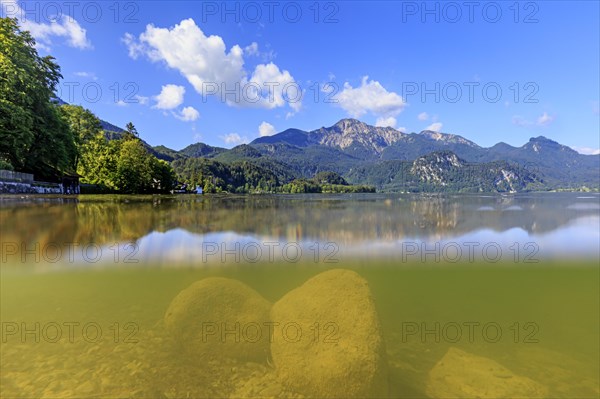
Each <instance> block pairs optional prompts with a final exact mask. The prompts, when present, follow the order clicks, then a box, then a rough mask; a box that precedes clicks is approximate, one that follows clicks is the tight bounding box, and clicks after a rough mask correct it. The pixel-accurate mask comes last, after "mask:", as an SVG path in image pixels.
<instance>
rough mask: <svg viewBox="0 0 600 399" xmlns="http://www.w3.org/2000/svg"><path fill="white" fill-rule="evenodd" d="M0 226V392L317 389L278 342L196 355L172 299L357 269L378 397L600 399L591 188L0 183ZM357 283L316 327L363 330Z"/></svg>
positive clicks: (274, 292) (599, 222) (595, 215)
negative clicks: (284, 189) (292, 382)
mask: <svg viewBox="0 0 600 399" xmlns="http://www.w3.org/2000/svg"><path fill="white" fill-rule="evenodd" d="M0 221H1V226H0V241H1V253H0V256H1V257H2V260H1V261H2V267H1V269H0V270H1V275H0V277H1V280H0V288H1V302H0V311H1V321H2V341H1V346H2V347H1V348H2V349H1V353H2V356H1V359H0V367H1V370H2V373H1V376H0V378H1V381H0V385H1V388H0V389H1V392H0V396H1V397H3V398H4V397H7V398H8V397H61V398H65V397H72V398H83V397H147V398H184V397H207V398H214V397H298V398H300V397H310V396H311V394H310V392H312V391H311V390H310V389H308V388H307V389H306V390H304V389H303V387H302V386H300V387H298V386H295V387H293V386H292V387H290V386H288V385H286V384H285V383H282V382H281V381H279V379H278V377H277V375H278V374H277V373H278V370H279V368H278V367H279V366H280V365H281V363H278V362H281V360H279V359H281V357H277V356H275V353H272V354H271V353H269V351H268V349H267V353H265V356H264V358H261V359H258V360H257V359H252V360H251V361H249V360H247V359H239V358H238V359H236V356H235V355H233V356H232V355H229V354H226V352H222V353H221V352H218V353H217V356H208V355H207V356H204V355H202V352H201V351H200V352H194V351H193V350H190V348H191V347H186V345H188V344H187V343H186V342H180V341H181V338H178V337H179V335H178V332H177V331H175V333H173V330H172V329H169V326H168V322H166V321H165V314H166V313H168V309H171V308H170V307H169V306H170V303H171V301H172V300H173V298H175V297H176V296H177V295H178V294H179V293H180V292H182V290H185V289H186V288H188V287H190V285H191V284H193V283H195V282H197V281H200V280H202V279H205V278H214V277H225V278H228V279H232V280H235V281H236V282H242V283H244V284H245V285H246V286H248V287H251V289H253V290H255V291H256V292H257V293H258V294H259V295H260V296H262V297H264V299H266V301H268V302H269V304H272V303H276V302H278V301H279V300H280V299H281V298H282V297H284V296H286V294H287V293H289V292H290V291H291V290H294V289H295V288H297V287H299V286H301V285H302V284H303V283H305V282H306V281H307V280H309V279H311V278H313V277H315V276H317V275H319V274H320V273H323V272H325V271H328V270H333V269H347V270H352V271H354V272H356V273H357V277H356V278H362V279H364V280H365V281H366V282H367V283H368V287H369V289H370V292H371V296H372V301H373V303H374V306H375V309H376V315H377V318H378V320H379V323H380V328H379V333H380V334H381V337H382V339H383V341H384V342H385V346H384V349H383V357H384V358H385V363H386V365H385V376H386V377H385V378H386V382H385V384H386V385H387V386H386V390H387V391H388V392H389V396H390V397H398V398H419V397H423V398H425V397H439V396H440V392H444V389H447V392H450V391H451V389H455V391H454V392H456V389H458V390H462V391H461V392H472V395H473V396H480V397H499V396H504V395H506V393H507V392H513V394H514V391H510V389H511V388H506V387H511V386H513V387H517V388H515V389H518V387H521V389H524V391H523V395H521V396H523V397H536V396H545V397H552V398H574V397H577V398H597V397H598V395H600V389H599V377H598V376H599V373H600V369H599V364H600V348H599V340H598V337H599V334H600V329H599V325H600V320H599V314H600V308H599V303H600V272H599V268H598V260H599V259H600V195H598V194H597V193H527V194H514V195H513V194H511V195H501V194H497V195H495V194H482V195H451V194H448V195H434V194H431V195H409V194H395V195H391V194H390V195H383V194H356V195H257V196H232V195H230V196H195V195H181V196H109V195H106V196H91V195H90V196H84V195H81V196H79V197H58V196H57V197H54V196H4V197H0ZM215 281H221V280H215ZM333 284H335V283H333ZM338 288H339V287H338ZM342 289H343V287H342ZM335 292H339V291H336V290H334V289H333V286H332V288H331V291H330V292H329V291H328V289H327V287H325V288H324V291H323V293H322V296H323V297H324V298H326V297H327V295H334V294H333V293H335ZM352 294H353V293H352V292H348V293H347V296H346V295H345V294H339V293H337V294H335V295H337V297H334V298H329V299H328V300H332V301H333V302H331V303H332V304H335V306H336V309H337V307H338V306H341V308H342V309H343V312H342V313H346V314H344V315H340V316H339V317H340V320H342V318H346V319H347V318H355V319H356V326H357V327H356V331H349V330H348V329H346V330H344V329H343V328H339V330H338V327H340V326H344V325H345V324H343V322H342V321H340V324H339V325H338V324H336V322H337V319H336V320H333V321H332V322H331V323H332V324H331V325H330V326H329V327H331V326H333V327H331V328H332V329H331V330H328V327H327V326H326V325H325V327H324V326H322V325H318V326H317V324H315V326H317V327H316V330H314V331H312V332H311V333H315V332H320V333H323V336H326V335H327V334H333V335H335V336H336V337H337V338H336V341H335V342H336V343H338V344H335V343H333V344H330V345H341V344H339V343H340V342H344V343H347V342H349V340H350V339H351V338H352V339H354V337H355V336H358V335H359V334H358V332H357V331H358V330H359V328H360V327H359V326H360V325H361V324H360V323H361V322H362V320H363V318H364V316H365V314H364V313H361V312H362V311H361V310H360V309H363V308H362V307H361V308H360V309H359V308H358V307H357V308H350V307H348V309H344V308H343V306H344V303H345V300H348V301H350V299H348V298H351V297H352ZM319 295H321V294H319ZM313 299H314V298H308V297H307V298H306V303H307V304H308V303H314V300H313ZM216 300H217V302H218V301H220V300H223V298H216ZM218 303H220V302H218ZM269 306H270V305H269ZM276 306H277V305H276ZM307 306H308V305H307ZM315 306H317V305H315ZM217 310H218V309H217ZM217 310H211V311H217ZM169 312H170V310H169ZM169 314H170V313H169ZM241 316H244V315H241ZM241 316H240V317H241ZM305 321H306V320H303V322H305ZM320 321H322V320H321V319H318V320H317V319H315V320H314V322H315V323H317V322H320ZM292 322H295V321H293V320H292ZM298 323H300V322H299V321H298ZM300 324H301V323H300ZM215 325H216V324H215ZM217 327H218V326H217ZM202 328H204V325H203V327H202ZM242 328H243V326H242ZM244 331H245V330H242V332H241V334H242V337H241V340H242V341H243V340H244V339H245V338H248V337H245V336H244ZM204 332H206V331H203V333H204ZM185 333H186V334H187V333H188V331H186V332H185ZM235 334H238V335H239V334H240V331H237V332H235V331H234V332H233V335H234V336H235ZM273 334H276V332H274V333H273ZM323 336H319V339H321V340H323ZM222 337H225V336H222ZM225 338H227V337H225ZM237 338H239V337H237ZM338 338H339V340H337V339H338ZM375 338H376V337H373V340H375ZM221 343H223V344H224V346H225V344H227V343H226V342H221ZM353 343H355V344H356V346H357V347H358V348H361V347H362V346H361V345H362V344H361V343H360V342H353ZM290 345H292V343H290ZM322 345H325V344H322ZM365 345H366V343H365ZM217 347H218V348H220V346H219V345H217ZM332 347H333V346H332ZM186 348H187V349H186ZM213 349H214V348H212V349H211V350H213ZM223 350H224V351H225V349H223ZM198 353H200V354H198ZM334 353H335V352H334ZM340 353H341V352H340ZM457 353H458V354H460V356H454V357H452V356H449V355H451V354H454V355H456V354H457ZM213 354H214V353H213ZM272 355H273V356H272ZM307 356H308V355H307ZM340 359H341V357H340V358H334V359H333V360H332V363H331V364H330V365H329V366H322V367H323V368H322V369H319V368H318V367H317V368H315V369H314V370H308V369H307V370H301V371H302V372H305V374H307V375H309V374H310V373H312V374H313V375H317V376H319V373H321V374H322V375H323V376H325V375H328V373H329V372H330V371H331V370H333V369H334V368H335V367H338V364H337V363H336V362H338V363H339V362H340V361H341V360H340ZM442 359H445V361H446V362H455V363H452V364H450V365H449V366H447V367H449V368H450V369H451V372H449V374H447V375H446V374H445V377H444V378H442V380H443V381H442V382H440V381H441V380H436V379H435V378H434V377H435V375H436V370H441V369H440V367H442V366H444V362H443V361H442ZM461 359H462V360H461ZM328 364H329V363H328ZM482 365H483V366H482ZM488 366H490V370H492V369H494V370H495V371H494V372H493V373H492V372H491V371H490V372H488V374H489V375H487V374H485V373H486V371H485V370H484V371H481V369H482V368H487V367H488ZM290 367H291V366H290ZM293 367H300V366H298V365H293ZM444 373H446V372H444ZM482 373H483V374H482ZM492 374H493V375H492ZM488 379H489V380H488ZM338 381H340V382H341V383H342V384H343V383H344V382H347V383H348V384H349V385H351V384H352V383H354V382H355V381H351V380H350V378H348V379H347V381H343V379H342V380H339V379H338ZM444 384H445V385H444ZM470 384H472V386H471V385H470ZM482 384H483V385H484V386H483V387H482V386H481V385H482ZM352 386H353V385H352ZM482 392H483V393H482ZM503 393H504V394H503Z"/></svg>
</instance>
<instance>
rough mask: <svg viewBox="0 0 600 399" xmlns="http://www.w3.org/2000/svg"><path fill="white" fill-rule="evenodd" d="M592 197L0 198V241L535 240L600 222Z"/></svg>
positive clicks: (542, 195)
mask: <svg viewBox="0 0 600 399" xmlns="http://www.w3.org/2000/svg"><path fill="white" fill-rule="evenodd" d="M599 201H600V197H599V196H597V195H592V196H588V197H582V196H581V195H576V194H572V193H564V194H557V193H552V194H550V193H547V194H529V195H525V194H524V195H515V196H473V195H469V196H466V195H465V196H461V195H453V196H438V195H395V196H384V195H353V196H324V195H315V196H306V195H303V196H252V197H248V196H245V197H240V196H227V197H208V196H205V197H200V196H166V197H157V196H155V197H150V196H146V197H143V196H132V197H113V196H95V197H91V196H90V197H82V198H81V199H80V200H77V199H59V198H56V199H48V198H44V199H40V198H35V197H30V198H27V199H21V200H6V199H3V200H2V201H0V219H1V220H2V225H1V227H0V233H1V237H2V241H4V242H10V241H12V242H19V243H20V242H25V243H29V244H31V245H34V243H36V242H37V243H40V245H43V244H44V243H58V244H61V243H79V244H80V245H85V244H87V243H92V242H93V243H97V244H100V245H110V243H113V242H124V241H136V240H138V239H139V238H141V237H143V236H145V235H147V234H149V233H151V232H153V231H158V232H164V231H168V230H172V229H176V228H181V229H185V230H187V231H189V232H192V233H198V234H205V233H213V232H222V231H232V232H236V233H239V234H252V235H256V236H267V237H274V238H279V239H283V240H290V241H295V240H319V241H336V242H338V243H340V244H352V243H360V242H364V241H373V240H381V241H393V240H401V239H403V238H418V239H424V240H435V239H448V238H452V237H455V236H461V235H464V234H468V233H470V232H474V231H478V230H492V231H496V232H502V231H506V230H509V229H513V228H519V229H522V230H524V231H526V232H528V233H529V234H530V235H539V234H544V233H548V232H551V231H554V230H557V229H559V228H561V227H564V226H567V225H569V224H570V223H572V222H574V221H575V220H576V219H578V218H582V217H588V216H598V215H599V213H600V205H599Z"/></svg>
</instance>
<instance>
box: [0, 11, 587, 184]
mask: <svg viewBox="0 0 600 399" xmlns="http://www.w3.org/2000/svg"><path fill="white" fill-rule="evenodd" d="M0 48H1V50H2V51H1V54H2V57H0V77H1V79H0V170H5V171H15V172H21V173H27V174H32V175H33V176H34V178H35V181H36V182H38V183H39V182H43V183H42V184H51V185H55V186H57V187H58V186H59V185H60V184H61V183H62V182H64V181H65V179H66V180H68V181H73V180H76V181H77V188H76V189H70V188H69V189H67V190H64V191H63V192H66V193H77V194H79V193H82V194H103V193H110V194H162V193H164V194H168V193H196V192H202V193H206V194H215V193H231V194H274V193H290V194H299V193H374V192H397V193H418V192H427V193H435V192H439V193H442V192H446V193H461V192H465V193H485V192H506V193H515V192H531V191H554V190H555V191H583V192H589V191H596V192H597V191H598V189H599V188H598V187H596V186H594V185H595V182H594V181H592V182H591V188H590V184H587V183H586V184H584V183H585V182H586V181H587V180H584V181H582V182H579V183H577V184H576V185H575V186H573V185H571V186H570V187H567V186H568V185H570V184H571V183H565V184H563V185H564V186H565V187H564V188H563V187H561V186H560V185H559V186H556V184H555V183H552V184H549V182H547V181H545V180H544V177H543V174H539V173H534V172H535V171H534V172H532V171H531V170H528V169H527V168H522V167H520V166H519V165H517V164H514V162H513V163H511V162H506V161H502V160H499V161H490V162H484V163H474V162H467V161H465V160H464V159H462V158H460V157H458V156H457V155H456V154H455V153H453V152H452V151H447V150H444V151H433V152H431V153H428V154H426V155H422V156H418V157H417V158H416V159H414V161H410V160H409V159H411V158H406V157H400V158H397V159H395V160H392V161H385V162H381V163H379V164H373V165H371V166H365V165H364V164H360V162H359V161H360V159H359V158H355V157H351V156H350V155H348V154H346V155H344V157H345V158H344V160H345V161H344V162H342V163H343V165H341V164H339V162H338V161H339V159H338V158H339V156H340V154H339V151H337V150H334V149H324V148H314V149H311V150H308V151H309V152H302V151H304V150H301V149H300V148H295V147H290V146H287V147H286V145H285V144H280V143H279V144H278V143H275V144H270V143H266V144H264V143H263V144H261V145H263V146H264V145H266V146H267V147H269V146H272V147H273V148H272V151H275V150H276V149H277V148H280V149H281V151H283V153H282V154H280V155H279V156H280V157H281V156H283V157H285V156H286V155H285V154H287V152H286V151H288V152H289V151H292V152H293V151H296V150H297V151H300V152H298V154H296V156H295V158H294V156H292V158H291V159H290V162H292V163H291V164H290V163H286V162H284V161H283V160H280V159H279V158H276V157H271V156H263V153H261V151H259V150H258V149H257V148H258V147H257V148H255V147H253V146H252V145H240V146H238V147H235V148H233V149H231V150H227V149H224V148H218V147H211V146H208V145H206V144H202V143H197V144H195V145H191V146H189V147H188V148H186V149H184V150H182V151H174V150H170V149H168V148H166V147H164V146H157V147H151V146H150V145H149V144H148V143H146V142H145V141H143V140H142V139H141V138H140V135H139V133H138V131H137V129H136V127H135V126H134V124H133V123H132V122H129V123H128V124H127V125H126V127H125V130H122V129H120V128H117V127H116V126H113V125H110V124H108V123H106V122H104V121H102V120H100V119H99V118H98V117H97V116H96V115H94V114H93V113H92V112H91V111H89V110H87V109H85V108H83V107H82V106H78V105H70V104H66V103H64V102H63V101H62V100H60V99H59V98H57V97H56V96H55V92H56V87H57V85H58V83H59V81H60V80H61V79H62V75H61V72H60V71H61V69H60V66H59V65H58V64H57V63H56V62H55V59H54V58H53V57H52V56H45V57H41V56H40V55H38V52H37V50H36V48H35V40H34V39H33V37H32V36H31V34H30V33H29V32H27V31H22V30H20V28H19V26H18V23H17V20H15V19H11V18H0ZM339 124H342V125H344V126H346V125H348V126H350V128H352V126H354V125H357V126H358V125H360V126H363V125H364V124H363V123H362V122H360V121H355V120H343V121H340V122H339V123H338V125H339ZM336 126H337V125H336ZM354 127H356V126H354ZM107 128H109V129H118V130H121V131H119V132H114V131H110V130H106V129H107ZM281 134H284V133H281ZM261 143H262V142H261ZM556 144H557V143H556ZM282 146H283V147H282ZM260 148H262V147H260ZM269 148H270V147H269ZM188 149H191V150H190V151H192V152H193V153H191V154H188V155H185V156H183V155H182V154H183V153H184V152H185V151H186V150H188ZM310 151H314V153H311V152H310ZM363 155H364V154H363ZM357 162H358V163H357ZM342 166H343V167H342ZM592 180H593V179H592ZM13 183H14V182H11V181H10V180H3V179H1V178H0V184H1V185H3V186H5V187H4V188H7V187H8V191H7V190H0V192H1V191H5V192H8V193H29V191H25V192H19V191H18V189H16V188H15V187H13V186H11V185H12V184H13ZM79 183H81V184H82V185H81V190H79V186H78V184H79ZM69 184H71V183H69ZM9 186H10V187H9ZM60 186H61V187H62V185H60ZM200 188H201V189H202V190H201V191H200V190H199V189H200ZM34 191H35V190H34ZM37 191H38V192H41V193H44V192H47V190H37Z"/></svg>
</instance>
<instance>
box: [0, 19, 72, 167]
mask: <svg viewBox="0 0 600 399" xmlns="http://www.w3.org/2000/svg"><path fill="white" fill-rule="evenodd" d="M61 78H62V76H61V74H60V67H59V66H58V65H57V64H56V63H55V62H54V58H53V57H50V56H46V57H40V56H39V55H38V53H37V50H36V49H35V40H34V39H33V37H32V36H31V35H30V34H29V32H26V31H21V30H20V29H19V27H18V24H17V21H16V19H12V18H0V159H2V160H3V162H5V163H6V162H8V163H10V164H11V165H12V166H14V167H15V168H16V169H19V170H23V171H27V172H32V173H34V174H36V176H39V177H42V178H43V177H51V176H52V175H56V174H57V173H60V172H63V171H74V169H75V163H76V157H77V148H76V143H75V140H74V137H73V134H72V132H71V130H70V129H69V126H68V124H67V123H66V121H65V120H64V119H63V117H62V115H61V113H60V112H59V111H58V110H57V107H56V105H54V104H53V103H52V102H51V101H50V100H51V98H52V97H53V93H54V91H55V88H56V86H57V84H58V82H59V80H60V79H61Z"/></svg>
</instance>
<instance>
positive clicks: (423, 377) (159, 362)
mask: <svg viewBox="0 0 600 399" xmlns="http://www.w3.org/2000/svg"><path fill="white" fill-rule="evenodd" d="M339 266H344V267H347V268H350V269H354V270H356V271H357V272H358V273H359V274H360V275H361V276H363V277H364V278H365V279H366V280H367V281H368V282H369V285H370V287H371V290H372V293H373V296H374V299H375V303H376V306H377V310H378V312H379V317H380V320H381V324H382V328H383V335H384V339H385V342H386V346H387V348H386V350H387V360H388V364H389V382H390V391H391V392H390V394H391V395H390V396H391V397H407V398H408V397H427V396H426V394H425V392H426V387H427V381H428V373H429V371H430V370H431V369H432V368H433V367H434V366H435V364H436V362H438V361H439V360H440V359H441V358H442V357H443V356H444V354H445V353H446V351H447V350H448V348H450V347H457V348H461V349H463V350H464V351H466V352H468V353H471V354H476V355H479V356H484V357H486V358H490V359H493V360H495V361H496V362H498V363H499V364H501V365H502V366H504V367H506V368H508V369H509V370H511V371H512V372H513V373H515V374H517V375H520V376H525V377H528V378H530V379H532V380H534V381H537V382H538V383H540V384H542V385H544V386H545V387H546V388H547V390H548V397H564V398H574V397H577V398H584V397H586V398H587V397H589V398H593V397H597V396H598V373H599V370H598V356H599V347H598V323H599V321H598V314H599V313H600V309H599V305H598V282H599V272H598V269H597V267H595V265H593V264H581V265H563V264H552V265H540V266H539V267H535V268H527V269H523V268H518V267H514V266H512V267H490V266H489V265H477V267H460V266H456V265H453V266H450V265H446V266H443V265H442V266H436V267H427V268H424V267H422V266H420V265H419V266H416V267H410V266H408V267H406V266H405V267H402V268H398V267H395V266H396V265H393V264H387V263H380V264H375V263H373V261H370V262H369V264H368V265H366V264H352V263H350V264H346V265H336V267H339ZM323 270H325V266H323V265H322V266H315V265H314V264H313V265H304V266H299V265H296V266H293V267H290V266H289V265H283V264H282V265H271V266H259V265H242V266H239V267H236V268H229V269H211V270H198V269H178V270H175V271H173V270H164V269H155V268H148V269H143V270H135V271H133V270H110V269H109V270H105V271H98V270H95V271H85V270H80V271H77V272H72V271H69V272H58V273H44V274H33V273H27V272H22V271H21V270H12V269H11V270H6V269H3V271H2V276H1V277H2V280H1V281H2V285H1V289H2V302H1V312H2V334H3V335H2V357H1V363H0V366H1V368H2V377H1V378H2V383H1V385H2V397H3V398H4V397H129V396H133V397H187V395H188V393H189V395H190V397H215V396H219V397H229V396H230V395H233V394H235V392H236V389H239V387H238V386H237V384H238V383H240V381H247V380H248V379H249V378H251V377H250V375H251V374H252V373H266V372H268V367H269V366H268V364H266V365H265V366H264V367H267V369H264V368H261V367H263V366H260V367H259V366H256V367H255V368H256V369H254V368H253V367H248V369H247V370H245V371H241V372H239V375H237V374H236V373H235V372H233V373H232V372H231V369H232V368H235V367H237V368H238V369H240V368H243V367H246V366H243V365H244V364H245V363H243V364H242V366H239V365H238V366H236V365H234V364H233V363H230V362H228V361H226V360H223V364H218V362H216V363H210V364H209V363H207V362H205V361H204V360H203V359H188V358H187V357H186V356H185V354H183V353H181V352H180V351H178V350H177V349H176V348H174V347H173V346H172V345H171V344H170V343H169V341H168V337H165V335H166V334H167V333H166V332H165V329H164V327H163V325H162V323H161V320H162V318H163V316H164V313H165V311H166V309H167V307H168V305H169V303H170V301H171V300H172V299H173V297H175V295H176V294H177V293H179V292H180V291H181V290H182V289H184V288H186V287H188V286H189V285H190V284H191V283H193V282H195V281H197V280H200V279H202V278H205V277H207V276H216V275H218V276H225V277H229V278H234V279H237V280H240V281H242V282H244V283H246V284H248V285H249V286H251V287H252V288H254V289H256V290H257V291H258V292H259V293H261V294H262V295H263V296H264V297H265V298H267V299H268V300H269V301H271V302H275V301H277V300H278V299H279V298H280V297H281V296H283V295H284V294H285V293H286V292H288V291H289V290H291V289H293V288H295V287H297V286H299V285H300V284H302V283H303V282H304V281H305V280H307V279H308V278H310V277H311V276H314V275H315V274H317V273H319V272H322V271H323ZM339 300H340V301H343V300H344V298H339ZM355 316H356V317H357V318H360V317H361V315H360V314H356V315H355ZM465 323H471V324H466V325H465ZM457 325H459V326H461V333H462V336H460V337H458V335H457V334H458V332H457V331H458V330H457V328H456V326H457ZM469 325H470V326H472V330H471V331H472V335H469V327H468V326H469ZM486 326H487V327H486ZM498 326H499V327H500V328H501V332H499V330H498V329H497V327H498ZM484 328H486V330H484ZM415 330H416V331H415ZM341 333H343V332H340V334H341ZM58 334H60V336H58ZM55 341H56V342H55ZM182 370H183V371H182ZM244 373H246V374H244ZM236 378H237V380H236ZM284 393H285V392H284Z"/></svg>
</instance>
